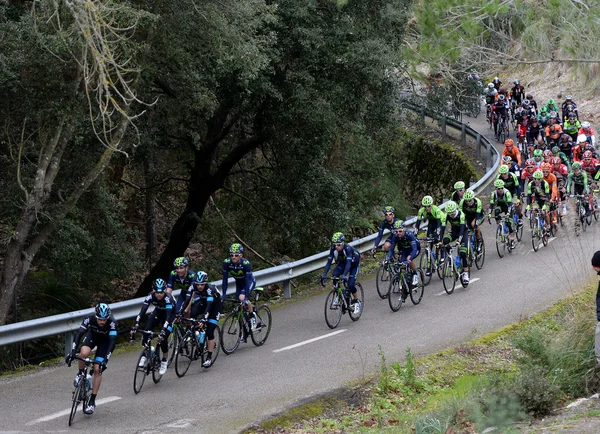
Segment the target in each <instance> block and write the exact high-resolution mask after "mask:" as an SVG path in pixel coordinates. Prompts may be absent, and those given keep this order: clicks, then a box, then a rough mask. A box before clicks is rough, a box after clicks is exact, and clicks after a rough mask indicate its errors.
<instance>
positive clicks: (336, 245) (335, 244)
mask: <svg viewBox="0 0 600 434" xmlns="http://www.w3.org/2000/svg"><path fill="white" fill-rule="evenodd" d="M333 245H334V246H335V247H340V246H343V245H344V243H333Z"/></svg>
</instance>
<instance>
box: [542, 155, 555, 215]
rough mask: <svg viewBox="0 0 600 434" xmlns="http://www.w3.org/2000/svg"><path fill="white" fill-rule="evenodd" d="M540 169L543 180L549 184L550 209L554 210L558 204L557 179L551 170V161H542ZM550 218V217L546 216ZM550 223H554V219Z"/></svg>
mask: <svg viewBox="0 0 600 434" xmlns="http://www.w3.org/2000/svg"><path fill="white" fill-rule="evenodd" d="M540 169H541V170H542V174H543V175H544V177H543V180H544V181H546V182H547V183H548V185H549V186H550V192H551V196H550V211H554V210H555V209H556V208H557V206H558V198H559V195H558V179H557V178H556V175H555V174H554V173H553V172H552V163H551V162H550V163H546V162H544V163H542V164H541V166H540ZM548 218H550V217H548ZM552 223H556V222H555V221H553V222H552Z"/></svg>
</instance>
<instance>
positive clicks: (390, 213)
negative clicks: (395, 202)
mask: <svg viewBox="0 0 600 434" xmlns="http://www.w3.org/2000/svg"><path fill="white" fill-rule="evenodd" d="M385 215H386V216H388V217H389V216H392V215H394V213H393V212H386V213H385Z"/></svg>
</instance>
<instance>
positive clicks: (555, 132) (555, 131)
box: [546, 124, 562, 141]
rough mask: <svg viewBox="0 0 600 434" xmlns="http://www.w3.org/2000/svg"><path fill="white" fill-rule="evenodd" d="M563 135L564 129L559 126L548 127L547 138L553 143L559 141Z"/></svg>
mask: <svg viewBox="0 0 600 434" xmlns="http://www.w3.org/2000/svg"><path fill="white" fill-rule="evenodd" d="M561 134H562V127H561V126H560V125H559V124H554V125H548V126H547V127H546V137H548V138H550V139H551V140H553V141H558V139H560V136H561Z"/></svg>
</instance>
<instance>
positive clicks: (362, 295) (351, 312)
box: [348, 282, 365, 321]
mask: <svg viewBox="0 0 600 434" xmlns="http://www.w3.org/2000/svg"><path fill="white" fill-rule="evenodd" d="M355 285H356V293H357V295H358V300H359V302H360V309H359V310H358V313H354V306H350V310H348V315H350V319H351V320H352V321H358V320H359V319H360V316H361V315H362V313H363V309H364V307H365V291H364V290H363V287H362V285H361V284H360V282H356V284H355Z"/></svg>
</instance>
